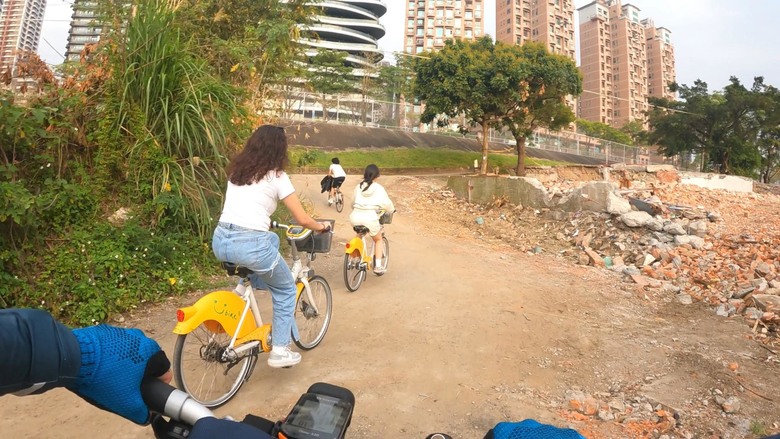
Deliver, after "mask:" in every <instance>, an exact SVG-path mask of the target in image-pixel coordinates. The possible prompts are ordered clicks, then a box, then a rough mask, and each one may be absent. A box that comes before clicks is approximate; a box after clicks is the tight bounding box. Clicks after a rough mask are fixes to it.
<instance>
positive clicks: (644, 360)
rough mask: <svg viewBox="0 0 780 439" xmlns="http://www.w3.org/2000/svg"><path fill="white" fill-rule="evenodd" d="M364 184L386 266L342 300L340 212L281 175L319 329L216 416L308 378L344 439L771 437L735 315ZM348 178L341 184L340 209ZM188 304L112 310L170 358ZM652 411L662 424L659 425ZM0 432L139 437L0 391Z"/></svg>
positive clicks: (763, 378)
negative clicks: (574, 434)
mask: <svg viewBox="0 0 780 439" xmlns="http://www.w3.org/2000/svg"><path fill="white" fill-rule="evenodd" d="M381 181H382V183H384V185H385V187H386V188H387V189H388V191H389V192H390V194H391V196H392V197H393V198H394V200H396V202H397V204H398V213H397V214H396V215H395V218H394V221H393V224H391V225H388V226H387V227H386V230H387V233H388V237H389V240H390V245H391V262H390V267H389V271H388V273H387V274H386V275H385V276H383V277H374V276H369V278H368V279H367V281H366V282H365V283H364V284H363V286H362V287H361V288H360V289H359V290H358V291H357V292H355V293H349V292H348V291H347V290H346V288H345V287H344V284H343V276H342V272H341V264H342V258H343V256H342V252H341V249H342V248H343V243H344V242H345V241H346V240H347V239H348V238H349V237H351V227H349V225H348V211H349V209H348V208H347V209H345V211H344V212H342V213H341V214H338V213H336V211H335V209H334V208H332V207H331V208H329V207H328V206H327V204H326V203H325V195H324V194H320V193H319V184H318V183H319V177H316V176H296V177H295V178H294V182H295V184H296V187H297V188H298V189H299V191H300V192H301V193H302V194H303V195H304V197H305V198H307V199H308V200H310V201H311V202H312V203H313V205H314V208H315V209H316V212H317V214H319V215H320V217H324V218H335V219H336V221H337V223H336V224H337V225H336V231H335V239H334V245H333V249H332V251H331V253H330V254H327V255H321V256H320V257H318V258H317V260H316V261H314V263H313V267H314V268H315V269H316V270H317V271H318V273H319V274H323V275H324V276H325V277H326V278H327V279H328V280H329V281H330V284H331V287H332V289H333V292H334V311H333V320H332V323H331V326H330V330H329V332H328V334H327V336H326V337H325V340H324V341H323V343H322V344H321V345H320V346H319V347H317V348H316V349H314V350H312V351H310V352H306V353H304V360H303V362H302V363H301V364H300V365H298V366H296V367H294V368H292V369H283V370H273V369H270V368H268V367H267V366H266V365H265V356H263V357H262V358H261V361H260V362H259V363H258V367H257V369H256V370H255V372H254V374H253V376H252V377H251V378H250V380H249V382H248V383H247V384H246V385H245V386H244V387H243V388H242V389H241V391H240V392H239V393H238V395H237V396H236V397H235V398H234V399H233V400H232V401H231V402H229V403H228V404H227V405H226V406H224V407H222V408H220V409H219V410H218V411H217V413H218V414H220V415H231V416H233V417H236V418H241V417H243V415H244V414H246V413H254V414H257V415H260V416H265V417H269V418H279V417H282V416H284V415H285V414H286V413H287V412H288V411H289V409H290V408H291V406H292V404H293V403H294V402H295V401H296V400H297V398H298V396H299V395H300V393H301V392H303V391H305V390H306V388H307V387H308V386H309V385H310V384H311V383H313V382H316V381H325V382H330V383H333V384H337V385H342V386H345V387H348V388H349V389H351V390H352V391H353V392H354V393H355V395H356V397H357V404H356V410H355V414H354V418H353V421H352V427H351V428H350V430H349V437H352V438H421V439H422V438H424V437H425V436H426V435H427V434H429V433H432V432H436V431H441V432H448V433H449V434H451V435H452V436H453V437H455V438H464V439H465V438H481V437H482V436H483V435H484V433H485V431H487V430H488V429H489V428H490V427H492V426H494V425H495V424H496V423H497V422H500V421H507V420H513V421H519V420H522V419H525V418H534V419H537V420H539V421H542V422H548V423H552V424H555V425H559V426H571V427H573V428H576V429H578V430H579V431H581V432H583V433H584V434H586V435H587V436H588V437H591V438H602V437H603V438H624V437H659V436H661V435H663V434H665V435H666V437H667V438H678V437H680V438H682V437H697V438H698V437H706V438H710V437H715V438H717V437H723V438H737V437H757V436H754V435H753V433H751V428H752V431H753V432H760V431H763V432H764V433H769V432H772V431H773V429H775V430H776V429H777V428H778V426H780V424H778V422H780V415H778V413H780V410H779V409H780V404H779V403H778V401H780V397H778V396H777V394H778V393H777V391H776V389H778V388H780V375H779V374H778V370H779V366H778V363H777V361H776V359H777V356H776V355H774V356H773V354H772V353H771V352H768V350H767V348H765V347H762V346H759V345H758V343H756V342H754V341H752V340H749V339H748V335H749V333H750V328H749V327H747V326H746V325H745V324H744V323H743V322H741V321H738V320H732V319H723V318H719V317H716V316H715V315H714V313H713V311H712V310H711V309H709V308H706V307H704V306H697V305H692V306H688V307H681V306H679V305H677V304H675V303H674V302H673V301H672V300H670V299H669V300H667V299H664V298H662V297H654V296H652V294H651V293H647V292H643V291H640V290H638V289H637V287H636V286H635V285H632V284H628V283H623V282H622V280H621V279H620V278H619V277H618V275H616V274H614V273H611V272H608V271H604V270H601V269H597V268H594V267H587V266H579V265H573V264H571V263H570V262H567V261H566V260H565V259H564V258H561V257H557V256H556V254H547V253H541V254H537V255H533V254H528V253H522V252H518V251H516V250H513V249H512V247H511V246H509V245H506V244H505V243H502V242H500V241H487V240H485V239H484V238H481V237H480V235H479V234H475V233H474V231H473V230H472V229H471V228H470V227H469V226H468V225H465V224H463V222H459V221H452V220H451V218H452V214H453V213H452V212H447V211H442V210H441V209H439V208H437V205H436V204H435V203H430V202H429V201H426V197H425V196H424V195H425V194H429V193H430V192H431V191H436V190H438V189H439V187H440V186H441V184H442V183H443V181H442V180H441V179H438V178H435V177H432V178H416V177H383V178H382V179H381ZM356 183H357V177H350V179H348V180H347V182H346V183H345V188H346V191H347V193H346V198H347V203H348V204H347V205H349V201H350V200H351V194H350V193H349V192H350V190H351V188H353V187H354V185H355V184H356ZM231 282H232V281H231V280H230V279H229V278H227V277H226V278H225V280H224V283H225V286H228V285H230V284H231ZM261 296H262V297H261V298H260V300H261V309H263V310H264V311H266V312H268V311H270V308H269V306H268V305H267V304H266V303H267V297H266V296H267V294H265V293H261ZM197 297H198V295H197V294H196V293H193V294H191V295H189V296H187V297H180V298H171V299H170V300H169V301H168V302H167V303H163V304H160V305H157V306H154V307H150V308H148V309H144V310H139V311H137V312H136V313H134V314H132V315H127V316H124V317H125V319H126V320H125V322H124V324H126V325H130V326H135V327H138V328H140V329H143V330H144V331H146V332H147V334H148V335H150V336H152V337H154V338H156V339H157V340H159V341H160V344H161V345H162V346H163V348H164V349H165V350H166V352H168V353H169V354H170V353H172V352H173V345H174V342H175V338H174V336H173V334H172V333H171V329H172V328H173V325H174V322H175V310H176V307H177V306H179V305H183V304H190V303H192V302H194V301H195V300H196V299H197ZM263 304H266V305H264V306H263ZM733 363H736V364H738V366H739V368H738V370H737V371H736V372H735V371H732V370H730V369H729V365H730V364H733ZM732 368H733V365H732ZM573 391H575V392H576V391H581V392H582V393H584V394H585V395H592V396H593V397H594V398H595V399H596V400H598V401H602V402H604V403H605V404H607V403H609V405H613V404H611V402H615V401H617V402H618V403H622V404H623V406H620V404H616V407H613V408H612V409H611V410H610V409H607V412H611V413H613V414H614V415H615V416H616V419H614V420H610V419H607V420H602V419H599V416H597V415H583V414H580V413H578V412H575V411H573V410H572V408H576V407H575V406H576V404H575V406H573V405H572V404H571V399H572V396H571V395H572V393H571V392H573ZM721 394H722V396H735V397H737V398H738V399H739V401H740V403H741V407H740V409H739V411H738V412H737V413H735V414H726V413H724V412H723V410H722V409H721V407H720V405H719V404H717V403H716V401H715V397H716V396H721ZM648 404H649V405H650V407H649V408H648V410H647V411H646V413H644V414H642V410H643V408H647V407H646V406H647V405H648ZM669 413H674V417H675V418H676V419H675V421H676V425H675V426H673V427H670V426H669V425H668V422H667V423H665V422H664V420H665V419H666V420H668V419H669V418H670V417H669V416H667V415H668V414H669ZM632 416H633V417H632ZM665 416H666V417H665ZM602 417H606V418H608V416H602ZM620 421H623V422H620ZM773 424H774V427H773ZM0 432H2V437H4V438H16V437H40V438H48V437H52V438H54V437H63V438H71V437H74V438H75V437H98V436H101V437H112V438H114V439H120V438H149V437H152V434H151V430H150V429H148V428H143V427H138V426H135V425H133V424H131V423H129V422H128V421H124V420H122V419H120V418H118V417H116V416H114V415H111V414H107V413H104V412H101V411H100V410H98V409H96V408H94V407H92V406H91V405H89V404H87V403H85V402H83V401H81V400H80V399H79V398H78V397H75V396H73V395H72V394H70V393H69V392H67V391H52V392H49V393H48V394H46V395H43V396H32V397H24V398H17V397H12V396H6V397H3V398H0Z"/></svg>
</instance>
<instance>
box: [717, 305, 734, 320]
mask: <svg viewBox="0 0 780 439" xmlns="http://www.w3.org/2000/svg"><path fill="white" fill-rule="evenodd" d="M736 313H737V309H736V308H734V307H733V306H731V305H729V304H727V303H721V304H720V306H718V309H717V310H715V314H717V315H719V316H721V317H731V316H733V315H734V314H736Z"/></svg>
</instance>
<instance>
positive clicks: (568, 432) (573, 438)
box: [493, 419, 585, 439]
mask: <svg viewBox="0 0 780 439" xmlns="http://www.w3.org/2000/svg"><path fill="white" fill-rule="evenodd" d="M493 438H494V439H585V438H584V437H583V436H582V435H581V434H579V433H577V432H576V431H574V430H572V429H570V428H558V427H554V426H552V425H546V424H540V423H538V422H536V421H534V420H533V419H526V420H524V421H522V422H500V423H498V424H497V425H496V426H495V427H494V428H493Z"/></svg>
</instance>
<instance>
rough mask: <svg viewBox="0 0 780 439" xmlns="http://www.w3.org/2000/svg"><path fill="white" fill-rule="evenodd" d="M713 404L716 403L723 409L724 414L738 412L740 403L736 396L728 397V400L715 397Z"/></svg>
mask: <svg viewBox="0 0 780 439" xmlns="http://www.w3.org/2000/svg"><path fill="white" fill-rule="evenodd" d="M715 402H717V403H718V404H719V405H720V407H721V408H722V409H723V411H724V412H725V413H737V412H739V409H740V402H739V399H738V398H737V397H736V396H729V397H728V398H723V397H721V396H717V397H715Z"/></svg>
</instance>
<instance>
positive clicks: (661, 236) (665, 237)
mask: <svg viewBox="0 0 780 439" xmlns="http://www.w3.org/2000/svg"><path fill="white" fill-rule="evenodd" d="M655 236H656V238H658V240H659V241H661V242H674V236H672V235H670V234H668V233H661V232H656V233H655Z"/></svg>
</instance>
